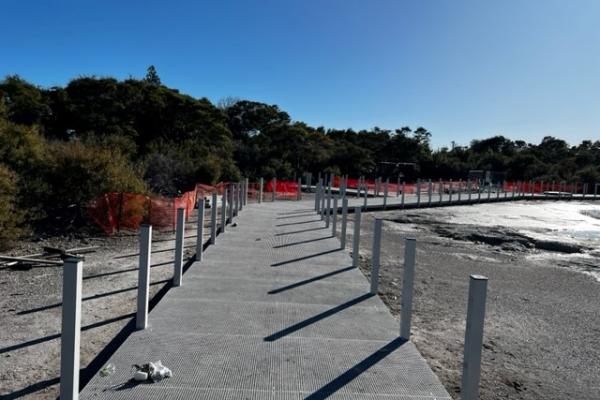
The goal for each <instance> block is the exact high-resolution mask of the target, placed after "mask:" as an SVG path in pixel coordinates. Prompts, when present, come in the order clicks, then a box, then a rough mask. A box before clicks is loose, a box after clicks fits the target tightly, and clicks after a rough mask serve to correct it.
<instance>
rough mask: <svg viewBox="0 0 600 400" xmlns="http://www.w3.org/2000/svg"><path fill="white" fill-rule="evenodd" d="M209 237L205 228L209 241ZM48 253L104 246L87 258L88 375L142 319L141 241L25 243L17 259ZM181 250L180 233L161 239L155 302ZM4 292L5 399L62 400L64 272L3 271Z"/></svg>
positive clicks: (189, 248) (0, 358)
mask: <svg viewBox="0 0 600 400" xmlns="http://www.w3.org/2000/svg"><path fill="white" fill-rule="evenodd" d="M206 216H207V217H208V216H209V212H208V211H207V213H206ZM195 221H196V215H195V213H194V215H192V216H191V217H190V222H189V223H188V224H187V226H186V234H185V237H186V241H185V243H184V246H185V247H184V253H185V259H187V258H188V257H190V256H192V255H193V254H194V250H195V243H196V226H197V225H196V223H195ZM208 233H209V231H208V229H207V228H205V239H206V238H208V236H207V234H208ZM43 246H55V247H63V248H73V247H84V246H100V249H99V250H98V251H97V252H95V253H91V254H87V255H86V257H85V261H84V268H83V269H84V273H83V300H84V301H83V303H82V321H81V326H82V333H81V367H82V368H85V367H86V366H88V364H89V363H90V361H92V360H93V359H94V357H96V355H97V354H98V353H99V352H100V351H101V350H102V349H103V348H104V347H105V346H106V344H107V343H109V342H110V341H111V340H112V339H113V338H114V337H115V336H116V335H117V334H118V333H119V331H121V330H122V329H123V327H125V325H126V324H127V323H128V322H129V321H131V319H132V317H133V313H134V312H135V309H136V306H135V301H136V296H137V279H138V271H137V267H138V255H137V253H138V239H137V235H136V234H134V233H130V234H122V235H120V236H117V237H111V238H106V237H91V238H85V239H75V238H52V239H47V240H38V241H24V242H22V243H20V244H19V246H18V247H17V248H16V249H14V250H13V252H12V253H13V254H31V253H35V252H38V251H40V250H41V249H42V247H43ZM174 247H175V242H174V235H173V233H172V232H165V233H160V232H156V231H155V232H154V234H153V243H152V259H151V267H152V268H151V273H150V275H151V286H150V294H151V296H154V294H156V293H157V292H158V291H159V290H160V289H161V288H163V287H164V286H165V285H166V284H167V283H168V282H169V280H170V279H171V278H172V276H173V260H174V251H173V249H174ZM0 292H1V293H2V296H0V327H2V328H1V330H0V332H1V333H0V398H2V399H13V398H24V399H25V398H26V399H55V398H56V397H57V396H58V382H59V376H60V329H61V298H62V268H60V267H39V268H32V269H30V270H12V269H0Z"/></svg>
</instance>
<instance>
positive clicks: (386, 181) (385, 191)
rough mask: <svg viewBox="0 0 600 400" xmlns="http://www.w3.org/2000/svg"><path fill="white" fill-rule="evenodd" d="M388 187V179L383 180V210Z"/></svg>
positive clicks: (385, 205)
mask: <svg viewBox="0 0 600 400" xmlns="http://www.w3.org/2000/svg"><path fill="white" fill-rule="evenodd" d="M389 186H390V178H387V179H386V180H385V183H384V184H383V208H386V207H387V198H388V193H389Z"/></svg>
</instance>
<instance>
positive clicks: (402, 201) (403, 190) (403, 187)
mask: <svg viewBox="0 0 600 400" xmlns="http://www.w3.org/2000/svg"><path fill="white" fill-rule="evenodd" d="M405 191H406V182H402V199H401V200H400V203H401V204H402V207H403V208H404V193H405Z"/></svg>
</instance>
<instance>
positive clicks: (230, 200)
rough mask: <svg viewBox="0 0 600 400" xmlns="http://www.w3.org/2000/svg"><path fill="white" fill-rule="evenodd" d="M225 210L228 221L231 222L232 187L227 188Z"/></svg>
mask: <svg viewBox="0 0 600 400" xmlns="http://www.w3.org/2000/svg"><path fill="white" fill-rule="evenodd" d="M227 196H228V197H227V203H228V205H227V212H228V214H229V223H232V222H233V187H230V188H229V189H228V190H227Z"/></svg>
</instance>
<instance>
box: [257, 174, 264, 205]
mask: <svg viewBox="0 0 600 400" xmlns="http://www.w3.org/2000/svg"><path fill="white" fill-rule="evenodd" d="M264 187H265V180H264V178H260V182H259V183H258V202H259V203H262V201H263V189H264Z"/></svg>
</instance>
